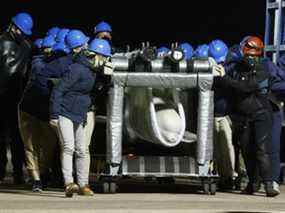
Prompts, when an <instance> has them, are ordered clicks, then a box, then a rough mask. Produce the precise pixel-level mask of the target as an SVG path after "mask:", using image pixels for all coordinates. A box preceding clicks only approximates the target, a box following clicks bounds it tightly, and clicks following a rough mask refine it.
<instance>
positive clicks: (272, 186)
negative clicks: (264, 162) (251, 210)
mask: <svg viewBox="0 0 285 213" xmlns="http://www.w3.org/2000/svg"><path fill="white" fill-rule="evenodd" d="M264 188H265V192H266V196H267V197H275V196H277V195H279V194H280V189H279V184H278V183H276V182H275V181H273V182H266V183H265V185H264Z"/></svg>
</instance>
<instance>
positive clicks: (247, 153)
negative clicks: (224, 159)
mask: <svg viewBox="0 0 285 213" xmlns="http://www.w3.org/2000/svg"><path fill="white" fill-rule="evenodd" d="M242 128H243V130H242V131H241V135H240V144H241V151H242V156H243V159H244V163H245V167H246V172H247V176H248V179H249V182H248V184H247V187H246V188H245V189H244V190H243V193H247V194H252V193H254V192H255V191H256V190H255V187H254V186H255V184H256V183H255V179H256V178H255V177H256V168H257V167H256V156H255V149H254V148H255V147H254V141H253V131H252V124H251V123H250V122H247V123H246V124H244V125H243V126H242Z"/></svg>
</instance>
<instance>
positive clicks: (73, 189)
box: [65, 183, 79, 197]
mask: <svg viewBox="0 0 285 213" xmlns="http://www.w3.org/2000/svg"><path fill="white" fill-rule="evenodd" d="M78 191H79V186H78V185H77V184H75V183H69V184H67V185H66V186H65V196H66V197H72V196H73V194H74V193H78Z"/></svg>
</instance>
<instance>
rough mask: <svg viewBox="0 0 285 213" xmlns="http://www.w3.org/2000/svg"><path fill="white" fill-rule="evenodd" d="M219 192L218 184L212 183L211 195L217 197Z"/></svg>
mask: <svg viewBox="0 0 285 213" xmlns="http://www.w3.org/2000/svg"><path fill="white" fill-rule="evenodd" d="M216 191H217V184H216V183H211V184H210V194H211V195H215V194H216Z"/></svg>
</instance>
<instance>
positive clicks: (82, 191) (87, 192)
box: [78, 185, 94, 196]
mask: <svg viewBox="0 0 285 213" xmlns="http://www.w3.org/2000/svg"><path fill="white" fill-rule="evenodd" d="M78 194H79V195H83V196H93V195H94V192H93V191H92V190H91V189H90V187H89V186H88V185H86V186H84V187H81V188H80V189H79V192H78Z"/></svg>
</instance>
